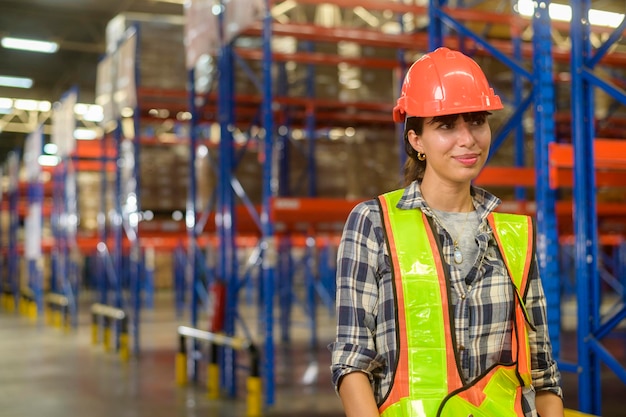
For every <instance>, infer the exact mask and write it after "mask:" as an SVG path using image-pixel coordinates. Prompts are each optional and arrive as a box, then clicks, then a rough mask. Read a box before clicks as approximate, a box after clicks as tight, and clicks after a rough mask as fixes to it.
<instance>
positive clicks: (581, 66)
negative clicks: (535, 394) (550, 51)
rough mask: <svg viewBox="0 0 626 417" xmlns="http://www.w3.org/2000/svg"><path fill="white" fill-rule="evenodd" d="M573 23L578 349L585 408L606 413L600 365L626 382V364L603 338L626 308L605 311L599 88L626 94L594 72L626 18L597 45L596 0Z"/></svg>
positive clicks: (580, 7) (583, 1)
mask: <svg viewBox="0 0 626 417" xmlns="http://www.w3.org/2000/svg"><path fill="white" fill-rule="evenodd" d="M570 5H571V7H572V22H571V30H570V37H571V39H572V49H571V74H572V84H571V96H572V134H573V137H572V143H573V147H574V213H575V216H574V231H575V255H576V256H575V263H576V294H577V305H578V319H577V326H578V329H577V330H578V331H577V351H578V363H577V368H578V382H579V388H578V389H579V394H578V397H579V403H580V409H581V411H583V412H587V413H593V414H597V415H601V412H602V409H601V400H602V396H601V386H602V385H601V379H600V370H601V366H602V365H603V364H604V365H606V366H607V367H608V368H609V369H610V370H611V371H612V372H614V373H615V374H616V375H617V376H618V377H619V379H620V380H622V381H623V382H624V384H626V368H625V367H624V364H620V363H619V362H618V361H617V360H616V359H615V358H614V357H613V356H612V355H611V353H610V352H609V351H608V350H607V349H606V348H605V347H604V346H603V345H602V339H603V338H604V337H605V336H607V335H608V334H609V333H610V332H612V331H613V330H614V329H615V328H616V326H617V325H618V324H619V323H620V322H621V321H623V320H624V319H625V318H626V306H623V305H622V307H621V309H620V310H619V311H617V312H615V313H614V314H613V315H612V316H611V317H604V318H603V317H602V316H601V315H600V304H601V301H602V294H601V291H602V290H601V287H600V284H601V279H600V275H599V258H598V212H597V202H596V183H595V176H594V175H590V174H591V173H593V172H595V158H594V155H595V153H594V140H595V128H594V120H595V105H594V91H595V90H594V88H600V89H601V90H603V91H605V92H606V93H608V94H609V95H610V96H611V97H613V98H614V99H615V100H617V101H618V102H620V103H622V105H624V104H626V93H625V92H624V91H623V90H620V89H618V88H616V87H614V86H613V85H611V84H609V83H607V82H606V81H604V80H602V79H601V78H599V77H598V76H597V75H596V74H594V68H595V67H596V66H597V65H598V64H599V62H600V61H601V60H602V58H603V57H604V56H605V55H606V54H607V52H608V50H609V48H611V46H612V45H613V44H614V43H615V42H616V41H617V40H619V38H620V37H621V36H622V34H623V32H624V30H625V29H626V19H624V20H622V23H621V25H620V26H618V27H617V28H616V29H615V30H614V31H613V32H612V34H611V35H610V36H609V38H608V39H607V40H606V41H605V42H604V43H603V44H602V46H600V47H599V48H597V49H595V50H594V49H593V46H592V44H591V30H590V24H589V19H588V18H587V16H588V13H589V10H590V9H591V1H589V0H576V1H572V2H570Z"/></svg>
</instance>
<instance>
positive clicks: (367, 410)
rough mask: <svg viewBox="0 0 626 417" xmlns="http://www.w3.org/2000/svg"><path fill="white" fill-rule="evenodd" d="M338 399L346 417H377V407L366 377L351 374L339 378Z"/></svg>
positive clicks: (363, 374) (361, 373) (361, 374)
mask: <svg viewBox="0 0 626 417" xmlns="http://www.w3.org/2000/svg"><path fill="white" fill-rule="evenodd" d="M339 397H340V398H341V402H342V403H343V409H344V411H345V412H346V417H378V416H379V415H380V414H379V413H378V407H377V406H376V401H375V400H374V393H373V392H372V387H371V385H370V381H369V379H368V378H367V375H366V374H365V373H363V372H351V373H349V374H347V375H345V376H344V377H343V378H341V382H340V384H339Z"/></svg>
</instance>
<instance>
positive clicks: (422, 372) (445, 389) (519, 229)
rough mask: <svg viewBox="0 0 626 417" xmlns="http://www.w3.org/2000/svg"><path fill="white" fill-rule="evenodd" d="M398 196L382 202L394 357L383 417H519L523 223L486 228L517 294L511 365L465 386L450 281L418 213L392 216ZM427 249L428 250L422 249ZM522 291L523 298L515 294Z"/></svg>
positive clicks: (523, 375) (525, 357)
mask: <svg viewBox="0 0 626 417" xmlns="http://www.w3.org/2000/svg"><path fill="white" fill-rule="evenodd" d="M402 193H403V190H397V191H392V192H390V193H387V194H383V195H381V196H379V202H380V205H381V209H382V211H381V213H382V217H383V224H384V227H385V233H386V236H387V244H388V248H389V254H390V257H391V261H392V268H393V272H394V285H395V294H396V306H397V319H396V320H397V321H396V330H397V334H398V342H399V345H398V357H397V363H396V368H395V370H394V376H393V380H392V383H391V388H390V391H389V393H388V394H387V396H386V398H385V399H384V401H383V402H382V404H379V411H380V413H381V416H384V417H400V416H401V417H453V416H454V417H495V416H497V417H521V416H523V412H522V406H521V399H522V387H524V386H530V385H531V374H530V348H529V344H528V331H527V328H526V325H527V323H528V325H530V324H529V321H528V315H527V313H526V311H525V308H524V303H523V298H522V294H523V293H525V290H526V287H527V281H528V271H529V268H530V263H531V260H532V258H533V253H534V238H533V229H532V228H533V224H532V221H531V220H530V218H529V217H528V216H521V215H514V214H499V213H492V214H490V215H489V223H490V225H491V228H492V230H493V231H494V235H495V237H496V240H497V242H498V247H499V248H500V252H501V253H502V256H503V258H504V263H505V264H506V266H507V268H508V271H509V276H510V277H511V280H512V282H513V285H514V286H515V292H516V297H515V314H514V318H513V320H514V331H513V332H512V334H513V340H512V350H513V352H512V353H513V355H512V357H513V361H514V362H512V363H506V364H504V363H502V364H495V365H494V366H492V367H490V368H489V369H487V370H486V371H485V373H484V374H483V375H481V376H480V377H478V378H476V379H475V380H473V381H471V382H470V383H467V384H465V383H464V382H463V379H462V378H461V374H460V365H459V356H458V352H457V349H456V343H455V339H456V337H455V331H454V326H453V317H452V310H451V306H450V305H449V302H450V300H449V297H448V293H449V287H448V282H449V279H446V273H447V271H444V266H443V265H444V264H443V261H442V258H441V251H440V248H439V247H438V245H437V241H436V240H435V238H434V235H433V230H432V229H431V227H430V224H429V223H428V220H427V218H426V216H425V215H424V214H423V213H422V211H421V210H402V209H397V208H396V205H397V203H398V201H399V200H400V198H401V197H402ZM426 242H428V244H425V243H426ZM520 291H521V293H520Z"/></svg>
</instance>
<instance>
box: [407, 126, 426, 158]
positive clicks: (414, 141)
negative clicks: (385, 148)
mask: <svg viewBox="0 0 626 417" xmlns="http://www.w3.org/2000/svg"><path fill="white" fill-rule="evenodd" d="M406 138H407V140H408V141H409V144H410V145H411V147H412V148H413V149H415V150H416V151H417V152H421V153H424V148H423V147H422V139H421V137H420V136H418V134H417V133H415V130H413V129H411V130H409V131H408V132H407V133H406Z"/></svg>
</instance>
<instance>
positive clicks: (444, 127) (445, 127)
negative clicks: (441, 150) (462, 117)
mask: <svg viewBox="0 0 626 417" xmlns="http://www.w3.org/2000/svg"><path fill="white" fill-rule="evenodd" d="M453 127H454V125H452V124H448V123H441V124H440V125H439V129H442V130H448V129H452V128H453Z"/></svg>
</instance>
